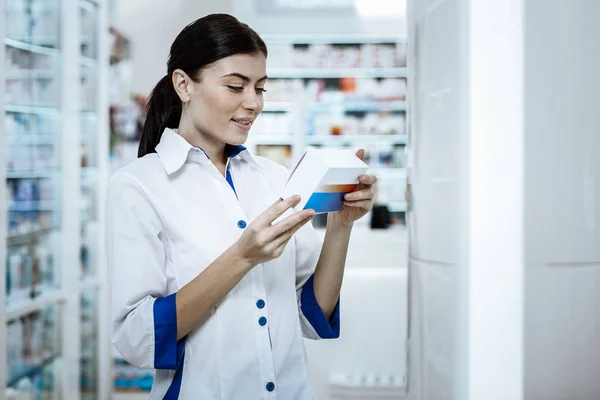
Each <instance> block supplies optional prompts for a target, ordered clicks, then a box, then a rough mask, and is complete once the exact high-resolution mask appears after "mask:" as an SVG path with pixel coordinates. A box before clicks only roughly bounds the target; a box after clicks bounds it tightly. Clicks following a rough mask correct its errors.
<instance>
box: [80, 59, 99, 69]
mask: <svg viewBox="0 0 600 400" xmlns="http://www.w3.org/2000/svg"><path fill="white" fill-rule="evenodd" d="M81 65H82V66H83V67H87V68H96V67H97V66H98V61H97V60H95V59H93V58H90V57H84V56H81Z"/></svg>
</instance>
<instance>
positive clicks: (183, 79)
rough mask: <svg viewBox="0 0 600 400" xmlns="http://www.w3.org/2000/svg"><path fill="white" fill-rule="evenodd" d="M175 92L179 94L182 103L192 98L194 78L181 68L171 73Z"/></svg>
mask: <svg viewBox="0 0 600 400" xmlns="http://www.w3.org/2000/svg"><path fill="white" fill-rule="evenodd" d="M171 78H172V80H173V87H174V88H175V93H177V96H179V99H180V100H181V102H182V103H187V102H189V101H190V100H191V98H192V93H191V91H192V79H191V78H190V77H189V76H188V74H186V73H185V72H183V71H182V70H180V69H176V70H175V71H173V74H172V75H171Z"/></svg>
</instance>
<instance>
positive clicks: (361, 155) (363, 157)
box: [356, 149, 365, 161]
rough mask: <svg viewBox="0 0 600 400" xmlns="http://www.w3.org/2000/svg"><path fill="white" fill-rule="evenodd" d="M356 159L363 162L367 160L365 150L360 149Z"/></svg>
mask: <svg viewBox="0 0 600 400" xmlns="http://www.w3.org/2000/svg"><path fill="white" fill-rule="evenodd" d="M356 157H358V158H360V160H361V161H364V160H365V149H359V150H358V151H357V152H356Z"/></svg>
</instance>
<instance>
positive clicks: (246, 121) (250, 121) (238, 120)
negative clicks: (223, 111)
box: [232, 119, 253, 126]
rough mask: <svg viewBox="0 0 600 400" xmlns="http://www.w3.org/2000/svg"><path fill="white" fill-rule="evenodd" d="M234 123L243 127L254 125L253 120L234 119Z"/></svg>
mask: <svg viewBox="0 0 600 400" xmlns="http://www.w3.org/2000/svg"><path fill="white" fill-rule="evenodd" d="M232 121H233V122H236V123H238V124H241V125H248V126H250V125H252V122H253V121H252V120H248V119H233V120H232Z"/></svg>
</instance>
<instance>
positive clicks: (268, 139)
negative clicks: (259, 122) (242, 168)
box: [248, 135, 294, 145]
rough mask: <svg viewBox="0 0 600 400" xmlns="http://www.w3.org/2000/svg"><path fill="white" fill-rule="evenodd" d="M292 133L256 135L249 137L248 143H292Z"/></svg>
mask: <svg viewBox="0 0 600 400" xmlns="http://www.w3.org/2000/svg"><path fill="white" fill-rule="evenodd" d="M293 143H294V137H293V136H292V135H254V136H250V137H248V145H292V144H293Z"/></svg>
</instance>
